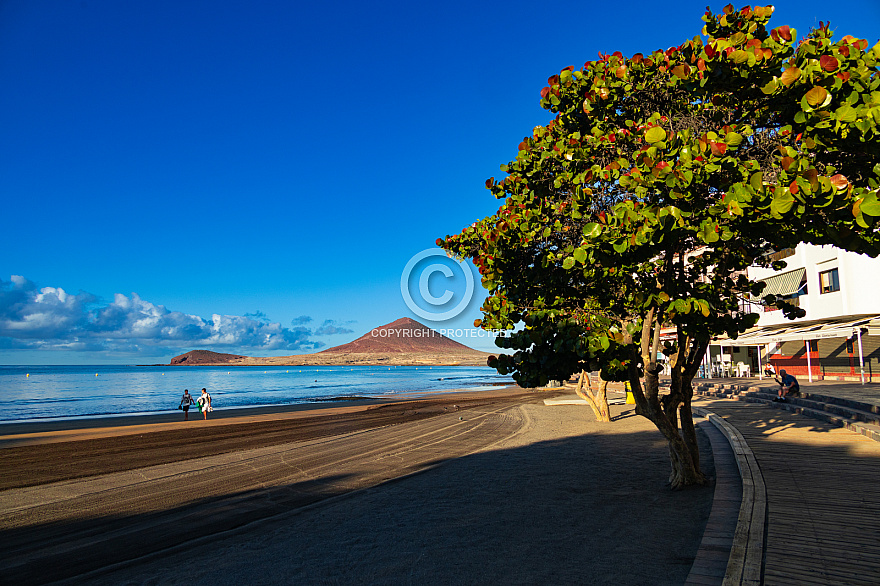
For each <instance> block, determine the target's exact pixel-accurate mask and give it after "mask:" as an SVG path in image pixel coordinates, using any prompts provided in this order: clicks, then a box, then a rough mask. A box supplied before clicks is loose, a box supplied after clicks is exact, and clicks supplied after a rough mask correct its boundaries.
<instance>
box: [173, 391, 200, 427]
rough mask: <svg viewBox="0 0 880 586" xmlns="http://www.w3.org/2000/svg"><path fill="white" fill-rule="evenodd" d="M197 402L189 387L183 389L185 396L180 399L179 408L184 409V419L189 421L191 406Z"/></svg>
mask: <svg viewBox="0 0 880 586" xmlns="http://www.w3.org/2000/svg"><path fill="white" fill-rule="evenodd" d="M195 402H196V401H195V399H193V397H192V395H190V394H189V389H183V398H182V399H181V400H180V405H178V406H177V408H178V409H183V420H184V421H189V407H190V405H192V404H193V403H195Z"/></svg>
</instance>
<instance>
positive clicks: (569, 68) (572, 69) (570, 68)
mask: <svg viewBox="0 0 880 586" xmlns="http://www.w3.org/2000/svg"><path fill="white" fill-rule="evenodd" d="M565 69H568V70H569V71H574V65H569V66H568V67H566V68H565ZM565 69H563V70H562V71H565Z"/></svg>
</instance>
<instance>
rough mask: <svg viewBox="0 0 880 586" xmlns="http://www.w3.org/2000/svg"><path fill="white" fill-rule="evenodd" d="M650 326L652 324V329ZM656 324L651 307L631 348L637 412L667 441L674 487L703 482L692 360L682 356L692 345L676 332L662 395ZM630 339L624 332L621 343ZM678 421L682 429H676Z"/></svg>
mask: <svg viewBox="0 0 880 586" xmlns="http://www.w3.org/2000/svg"><path fill="white" fill-rule="evenodd" d="M652 326H654V327H653V330H652ZM659 328H660V324H659V323H655V321H654V310H653V309H651V310H649V311H648V315H647V316H646V318H645V320H644V321H643V322H642V335H641V340H640V344H639V345H640V348H639V350H637V351H635V352H633V354H632V358H631V360H630V361H629V382H630V386H631V388H632V392H633V397H634V398H635V400H636V414H638V415H642V416H644V417H646V418H647V419H649V420H650V421H651V422H652V423H653V424H654V425H655V426H657V429H658V430H660V433H662V434H663V437H665V438H666V441H667V442H668V444H669V459H670V463H671V465H672V471H671V473H670V474H669V485H670V486H671V487H672V488H673V489H680V488H684V487H686V486H693V485H704V484H706V477H705V476H704V475H703V473H702V472H701V471H700V454H699V447H698V445H697V436H696V430H695V429H694V422H693V415H692V413H691V396H692V395H693V389H692V388H691V386H690V381H691V380H692V379H693V374H694V372H695V369H694V368H693V364H690V362H689V361H687V360H683V359H682V358H685V357H687V358H692V357H691V356H690V354H689V353H690V352H692V351H693V349H692V348H691V347H690V346H691V343H690V341H689V340H687V341H686V340H685V339H684V336H682V335H681V334H679V340H678V344H679V348H678V353H677V355H675V356H673V357H672V361H671V367H672V381H671V385H670V392H669V394H668V395H664V396H662V397H661V396H660V377H659V374H660V371H661V370H662V367H661V366H660V365H659V364H657V347H658V345H659ZM652 334H653V335H652ZM632 341H633V340H632V336H631V335H630V334H628V333H627V334H625V335H624V343H632ZM652 342H653V343H652ZM640 364H641V365H643V366H644V377H645V378H644V384H643V383H642V380H641V379H640V377H639V375H640V372H639V365H640ZM692 371H693V372H692ZM679 410H681V412H680V413H679ZM679 421H681V429H679Z"/></svg>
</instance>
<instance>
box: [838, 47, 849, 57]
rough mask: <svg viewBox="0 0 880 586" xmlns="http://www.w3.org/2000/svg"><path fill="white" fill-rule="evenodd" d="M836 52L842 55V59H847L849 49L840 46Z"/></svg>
mask: <svg viewBox="0 0 880 586" xmlns="http://www.w3.org/2000/svg"><path fill="white" fill-rule="evenodd" d="M837 52H838V53H840V54H841V55H843V56H844V57H849V47H847V46H846V45H843V46H841V47H840V48H839V49H838V50H837Z"/></svg>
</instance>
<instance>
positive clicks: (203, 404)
mask: <svg viewBox="0 0 880 586" xmlns="http://www.w3.org/2000/svg"><path fill="white" fill-rule="evenodd" d="M197 402H198V404H199V411H201V412H202V414H203V415H204V416H205V419H207V418H208V411H213V410H214V408H213V407H211V395H209V394H208V389H202V396H201V397H199V398H198V400H197Z"/></svg>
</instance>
